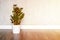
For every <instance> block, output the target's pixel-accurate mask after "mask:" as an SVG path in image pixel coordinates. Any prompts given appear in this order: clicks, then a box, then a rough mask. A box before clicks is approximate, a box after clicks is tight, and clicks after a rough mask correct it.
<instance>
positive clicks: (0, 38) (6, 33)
mask: <svg viewBox="0 0 60 40" xmlns="http://www.w3.org/2000/svg"><path fill="white" fill-rule="evenodd" d="M0 40H14V38H13V33H12V30H10V29H0Z"/></svg>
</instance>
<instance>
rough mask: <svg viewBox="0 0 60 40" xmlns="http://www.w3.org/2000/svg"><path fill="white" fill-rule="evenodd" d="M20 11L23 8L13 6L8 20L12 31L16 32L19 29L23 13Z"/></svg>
mask: <svg viewBox="0 0 60 40" xmlns="http://www.w3.org/2000/svg"><path fill="white" fill-rule="evenodd" d="M22 9H23V8H19V7H17V4H14V5H13V11H12V15H11V19H10V20H11V23H12V24H13V31H17V30H18V29H20V24H21V21H22V19H23V18H24V13H23V12H22ZM18 26H19V27H18ZM14 29H15V30H14ZM17 32H18V31H17Z"/></svg>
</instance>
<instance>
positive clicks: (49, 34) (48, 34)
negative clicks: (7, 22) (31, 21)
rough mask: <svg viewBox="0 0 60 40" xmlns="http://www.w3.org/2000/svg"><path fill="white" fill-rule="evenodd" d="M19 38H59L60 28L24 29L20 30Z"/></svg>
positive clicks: (40, 39)
mask: <svg viewBox="0 0 60 40" xmlns="http://www.w3.org/2000/svg"><path fill="white" fill-rule="evenodd" d="M20 40H60V30H38V29H36V30H35V29H34V30H33V29H30V30H29V29H25V30H21V32H20Z"/></svg>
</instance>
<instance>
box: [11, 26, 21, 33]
mask: <svg viewBox="0 0 60 40" xmlns="http://www.w3.org/2000/svg"><path fill="white" fill-rule="evenodd" d="M12 28H13V33H14V34H19V33H20V25H13V27H12Z"/></svg>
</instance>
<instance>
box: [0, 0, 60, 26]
mask: <svg viewBox="0 0 60 40" xmlns="http://www.w3.org/2000/svg"><path fill="white" fill-rule="evenodd" d="M13 4H18V6H19V7H23V8H24V9H23V11H24V13H25V17H24V19H23V21H22V23H21V24H32V25H33V24H60V0H1V3H0V16H1V17H0V24H11V23H10V20H9V19H10V14H12V12H11V11H12V5H13Z"/></svg>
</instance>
